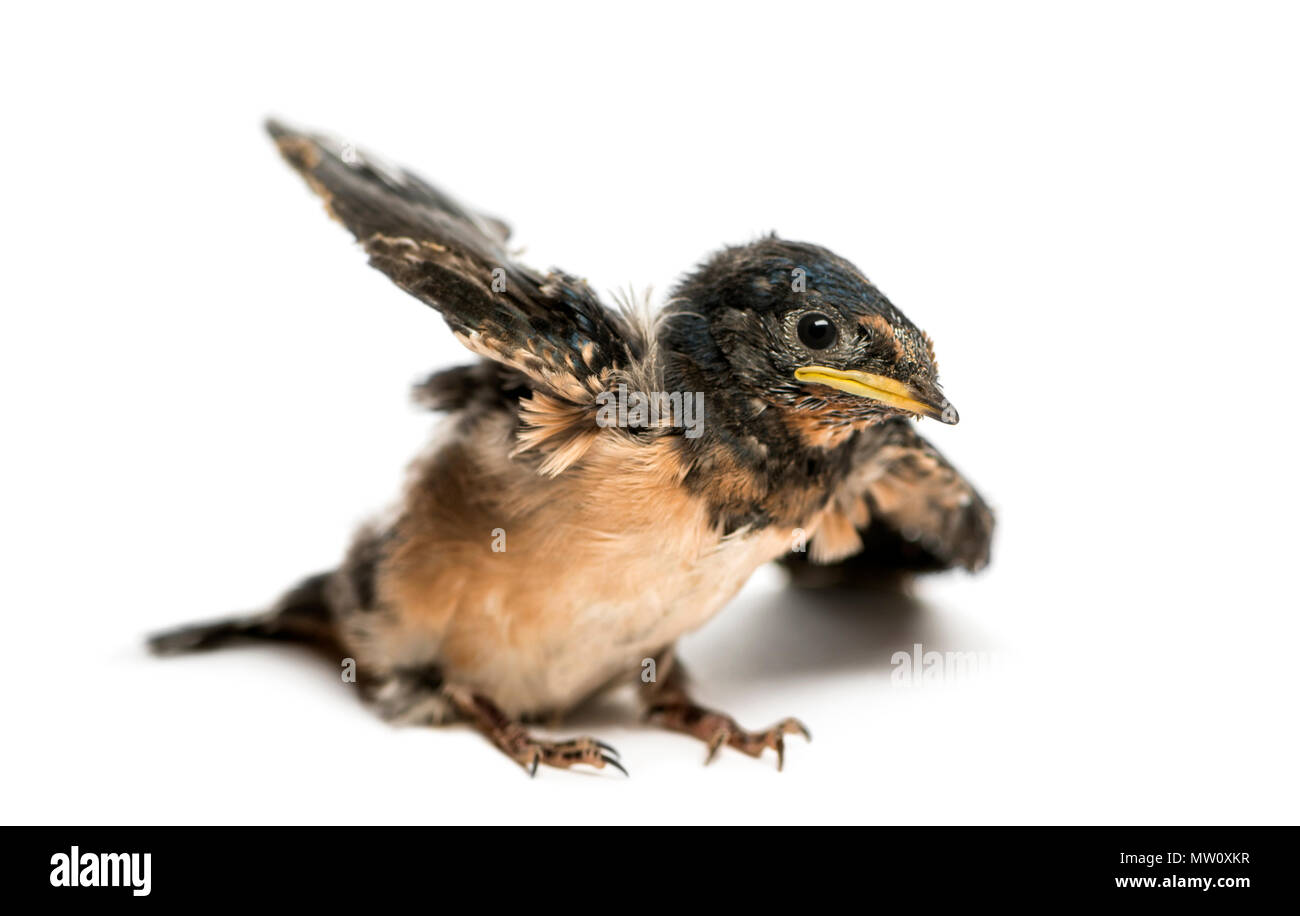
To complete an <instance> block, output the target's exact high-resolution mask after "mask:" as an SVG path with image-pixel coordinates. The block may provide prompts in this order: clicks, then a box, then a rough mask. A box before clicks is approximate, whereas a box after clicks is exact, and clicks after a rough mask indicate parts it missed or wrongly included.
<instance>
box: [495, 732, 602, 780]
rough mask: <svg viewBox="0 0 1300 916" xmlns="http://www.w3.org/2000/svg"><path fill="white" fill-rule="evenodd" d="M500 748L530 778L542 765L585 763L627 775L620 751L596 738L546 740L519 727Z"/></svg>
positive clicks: (561, 767)
mask: <svg viewBox="0 0 1300 916" xmlns="http://www.w3.org/2000/svg"><path fill="white" fill-rule="evenodd" d="M497 746H498V747H500V748H501V749H502V750H503V751H505V752H506V753H507V754H509V755H510V757H511V758H512V759H513V760H514V761H515V763H517V764H519V765H520V766H522V767H523V768H524V769H525V770H527V771H528V775H529V776H536V775H537V768H538V766H540V765H541V764H546V766H548V767H558V768H560V769H568V768H569V767H571V766H578V765H580V764H585V765H586V766H590V767H595V768H596V769H598V770H600V769H604V768H605V766H606V765H609V766H612V767H613V768H614V769H616V770H618V771H619V772H620V773H622V774H623V775H624V776H626V775H627V770H625V769H623V764H621V763H619V760H618V751H616V750H614V749H613V748H612V747H610V746H609V745H608V744H606V743H605V742H604V741H597V740H596V739H595V738H590V737H582V738H572V739H570V740H568V741H546V740H544V739H541V738H534V737H532V736H531V735H529V734H528V733H527V732H526V731H524V730H523V729H522V728H516V729H515V730H514V734H511V735H508V736H505V737H504V741H503V742H499V743H498V744H497Z"/></svg>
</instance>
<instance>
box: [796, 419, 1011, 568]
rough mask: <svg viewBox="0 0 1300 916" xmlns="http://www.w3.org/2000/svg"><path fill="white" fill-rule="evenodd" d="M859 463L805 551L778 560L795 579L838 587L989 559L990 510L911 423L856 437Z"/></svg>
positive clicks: (974, 564) (896, 423) (888, 424)
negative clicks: (781, 561) (899, 573)
mask: <svg viewBox="0 0 1300 916" xmlns="http://www.w3.org/2000/svg"><path fill="white" fill-rule="evenodd" d="M857 449H858V451H857V463H856V465H855V467H854V470H853V472H852V474H850V476H849V478H848V480H846V481H845V483H844V484H843V485H842V486H841V487H840V489H839V491H838V492H837V493H836V496H835V499H834V501H833V503H832V507H831V509H830V510H829V511H828V513H827V515H826V517H825V518H824V520H823V521H822V524H821V526H820V527H819V528H818V530H817V531H816V533H815V534H814V535H813V538H812V541H811V542H810V543H809V545H808V549H807V551H806V552H803V553H792V554H790V555H789V556H788V557H786V558H785V560H784V561H783V562H784V563H785V565H786V566H787V567H788V568H789V569H790V570H791V572H792V573H793V575H794V577H795V581H796V582H799V583H803V584H840V583H845V582H850V583H851V582H854V581H859V580H869V579H873V578H878V577H881V576H887V575H889V574H891V573H898V572H931V571H937V570H943V569H951V568H952V567H956V566H961V567H964V568H965V569H967V570H969V571H971V572H976V571H978V570H980V569H982V568H983V567H984V566H986V565H987V564H988V561H989V548H990V544H991V541H992V538H993V511H992V510H991V509H990V508H989V507H988V505H987V504H986V503H985V502H984V500H983V499H982V498H981V497H980V495H979V493H977V492H976V491H975V488H974V487H973V486H971V484H970V482H969V481H968V480H966V478H964V477H962V475H961V474H960V473H959V472H958V471H957V469H956V468H954V467H953V466H952V465H951V464H949V463H948V461H947V460H946V459H945V458H944V457H943V456H942V455H941V454H939V452H938V451H937V450H936V449H935V448H934V446H932V445H931V444H930V443H929V442H926V441H925V439H923V438H922V437H921V436H920V435H918V434H917V432H916V429H915V427H914V425H913V424H912V422H911V421H909V420H906V419H903V418H899V419H896V420H890V421H887V422H885V423H882V424H881V425H879V426H877V427H873V428H872V429H869V430H866V431H864V432H863V433H862V434H860V438H859V442H858V446H857Z"/></svg>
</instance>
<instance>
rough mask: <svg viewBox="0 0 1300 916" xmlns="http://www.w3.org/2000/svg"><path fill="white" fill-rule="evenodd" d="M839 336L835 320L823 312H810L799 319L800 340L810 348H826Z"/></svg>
mask: <svg viewBox="0 0 1300 916" xmlns="http://www.w3.org/2000/svg"><path fill="white" fill-rule="evenodd" d="M839 336H840V332H839V331H838V330H837V329H836V327H835V322H833V321H831V320H830V319H829V318H827V317H826V316H825V315H823V314H822V313H821V312H809V313H808V314H807V315H804V316H803V317H802V318H800V319H799V340H800V341H801V342H802V343H803V345H804V346H805V347H807V348H808V349H809V350H825V349H826V348H827V347H829V346H830V345H831V344H833V343H835V340H836V338H838V337H839Z"/></svg>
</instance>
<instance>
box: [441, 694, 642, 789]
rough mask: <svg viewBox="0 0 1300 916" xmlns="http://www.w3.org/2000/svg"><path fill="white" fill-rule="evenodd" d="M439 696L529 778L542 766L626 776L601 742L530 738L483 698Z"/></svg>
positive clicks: (615, 758) (616, 757) (586, 738)
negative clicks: (610, 770) (591, 769)
mask: <svg viewBox="0 0 1300 916" xmlns="http://www.w3.org/2000/svg"><path fill="white" fill-rule="evenodd" d="M443 693H444V695H445V696H446V697H447V698H448V699H449V700H451V702H452V703H453V704H454V705H455V706H456V708H457V709H458V710H459V711H460V713H461V715H462V716H464V718H466V719H468V720H469V721H470V722H471V723H473V724H474V725H475V726H476V727H477V728H478V729H479V731H481V732H482V733H483V734H484V735H486V736H487V738H488V739H489V740H490V741H491V742H492V743H493V744H495V745H496V746H497V747H498V748H500V749H501V750H502V751H503V752H504V753H505V754H506V755H507V756H508V757H510V759H511V760H513V761H514V762H515V763H517V764H519V765H520V766H521V767H523V768H524V769H525V770H527V771H528V775H530V776H536V775H537V768H538V767H539V766H541V765H543V764H545V765H546V766H548V767H558V768H559V769H568V768H569V767H573V766H579V765H585V766H590V767H595V768H596V769H598V770H600V769H604V768H605V767H606V766H611V767H613V768H614V769H616V770H618V771H619V772H620V773H622V774H623V775H624V776H626V775H627V770H625V769H624V768H623V764H621V763H620V762H619V759H618V751H616V750H614V748H612V747H610V746H609V745H608V744H606V743H605V742H603V741H597V740H596V739H595V738H589V737H582V738H572V739H569V740H567V741H548V740H546V739H544V738H534V737H533V736H532V735H530V734H529V733H528V730H527V729H525V728H524V727H523V726H522V725H520V724H519V723H518V722H516V721H515V720H514V719H512V718H510V717H509V716H507V715H506V714H505V713H503V712H502V711H501V710H500V709H498V708H497V706H496V704H494V703H493V702H492V701H491V700H489V699H487V698H486V697H482V696H479V695H478V694H475V693H471V692H468V691H464V690H459V689H456V688H452V687H448V688H445V689H444V691H443Z"/></svg>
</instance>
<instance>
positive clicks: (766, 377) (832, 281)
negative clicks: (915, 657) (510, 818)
mask: <svg viewBox="0 0 1300 916" xmlns="http://www.w3.org/2000/svg"><path fill="white" fill-rule="evenodd" d="M267 127H268V130H269V132H270V134H271V136H272V137H273V138H274V140H275V142H276V144H277V146H278V147H279V150H280V152H281V154H282V155H283V156H284V158H285V159H286V160H287V161H288V162H289V164H290V165H292V166H293V168H294V169H296V170H297V171H298V172H299V173H300V174H301V175H302V177H303V178H304V179H306V181H307V184H308V185H309V186H310V187H311V188H312V190H314V191H315V192H316V193H317V194H319V195H320V196H321V198H323V199H324V202H325V207H326V210H327V211H328V212H329V214H330V215H331V216H332V217H334V219H336V220H338V221H339V222H340V223H342V224H343V225H344V226H346V227H347V228H348V229H349V230H350V231H351V232H352V234H353V235H355V236H356V238H357V240H358V241H359V242H360V243H361V246H362V247H363V248H364V249H365V251H366V253H367V254H368V255H369V258H370V263H371V265H372V266H374V267H376V268H378V269H379V270H381V271H383V272H384V273H385V274H387V275H388V276H389V277H390V278H391V279H392V280H393V281H394V282H395V283H396V284H397V285H398V286H400V287H401V288H402V289H404V290H406V291H407V292H408V293H410V294H411V295H413V296H415V297H416V298H417V299H419V300H420V301H422V302H424V303H425V304H427V305H430V306H432V307H433V308H435V309H437V310H438V312H439V313H440V314H441V315H442V317H443V318H444V319H445V320H446V322H447V324H448V325H449V326H450V327H451V330H452V333H453V334H455V336H456V338H457V339H458V340H460V342H461V343H462V344H464V345H465V346H466V347H468V348H469V349H470V350H472V351H473V352H474V353H476V354H478V356H479V357H480V360H479V361H478V362H477V363H474V364H472V365H467V366H462V367H458V368H454V369H447V370H444V371H441V372H437V373H434V374H433V375H432V376H430V377H429V378H428V379H427V380H426V381H424V382H423V383H421V384H420V385H418V386H417V387H416V398H417V400H418V401H419V403H421V404H423V405H426V406H427V407H429V408H430V409H432V410H437V411H442V412H445V413H447V414H448V417H447V419H446V421H445V422H444V423H443V424H442V426H441V429H440V434H439V436H438V438H437V439H436V440H435V443H434V445H433V446H432V448H431V449H430V450H429V451H428V452H427V453H426V454H424V455H423V456H422V457H420V458H419V459H418V460H417V461H416V462H415V464H414V465H413V466H412V470H411V473H410V476H409V481H408V484H407V486H406V488H405V492H404V495H403V497H402V500H401V502H400V506H399V508H398V509H397V511H396V512H394V513H393V514H392V516H391V517H389V518H386V519H385V520H383V521H378V522H374V523H371V524H369V525H367V526H365V527H363V528H362V530H361V531H360V532H359V533H358V534H357V535H356V538H355V540H354V542H353V544H352V546H351V548H350V550H349V552H348V553H347V555H346V556H345V557H344V559H343V561H342V563H341V564H340V565H339V567H338V568H337V569H335V570H332V571H329V572H323V573H320V574H318V575H314V576H311V577H309V578H307V579H306V580H305V581H303V582H301V583H300V584H299V585H297V586H296V587H295V588H293V589H292V590H290V591H289V592H288V593H287V594H285V595H284V596H283V597H282V598H281V599H280V600H279V601H278V602H276V603H275V605H273V606H272V607H271V608H270V609H269V610H267V611H265V612H264V613H260V614H257V615H254V616H251V617H243V618H236V619H232V620H227V621H221V622H217V623H211V624H202V625H197V626H191V627H185V628H182V629H179V630H175V631H172V632H168V633H163V634H160V635H157V636H155V637H153V638H152V640H151V646H152V648H153V649H154V650H155V651H157V652H159V653H163V654H169V653H175V652H183V651H188V650H194V649H202V648H209V647H213V646H217V645H220V644H223V643H226V642H230V641H234V640H237V639H240V638H248V637H252V638H266V639H279V640H293V641H302V642H309V643H314V644H316V645H318V646H320V647H322V648H324V649H326V650H327V651H330V652H336V653H338V654H339V655H340V656H346V657H348V658H351V659H354V660H355V664H356V674H357V683H358V685H359V686H360V687H361V689H362V693H363V696H364V697H365V698H366V699H367V701H368V702H370V703H371V704H373V706H374V708H375V709H376V710H377V711H378V712H379V714H380V715H382V716H383V717H385V718H387V719H390V720H395V721H400V722H406V723H420V724H429V725H433V724H440V723H445V722H452V721H462V722H468V723H469V724H471V725H472V726H474V727H476V728H478V729H479V730H481V731H482V732H483V734H484V735H486V736H487V737H488V738H489V739H490V740H491V741H492V742H493V743H494V744H495V745H496V746H497V747H498V748H499V749H500V750H502V751H504V752H505V753H506V754H508V755H509V756H510V757H511V758H513V759H514V760H515V761H517V762H518V763H519V764H520V765H522V766H523V767H524V768H525V769H526V770H528V771H529V772H531V773H536V771H537V768H538V766H539V765H543V764H544V765H547V766H553V767H571V766H574V765H577V764H585V765H590V766H594V767H598V768H599V767H605V766H607V765H608V766H612V767H616V768H618V769H620V770H623V769H624V768H623V767H622V765H621V764H620V761H619V757H618V755H617V753H616V752H615V751H614V750H613V749H612V748H611V747H609V746H608V745H607V744H605V743H603V742H601V741H597V740H595V739H594V738H576V739H574V740H568V741H549V740H542V739H540V738H538V737H534V736H533V735H532V734H530V732H529V730H528V729H527V728H526V723H528V722H530V721H535V720H537V719H539V718H549V717H554V716H556V715H558V714H561V713H563V712H564V711H566V710H568V709H571V708H572V707H574V706H575V705H577V704H579V703H580V702H582V701H584V700H586V699H588V698H590V697H592V696H593V695H595V694H597V693H599V692H600V691H603V690H605V689H607V688H611V687H614V686H617V685H620V684H625V683H629V682H630V683H634V684H637V685H638V687H637V692H638V694H639V695H640V701H641V703H642V704H643V706H644V710H645V712H646V715H647V717H648V719H649V720H650V721H653V722H656V723H659V724H661V725H663V726H665V727H667V728H670V729H675V730H677V731H681V732H685V733H687V734H689V735H692V736H694V737H696V738H698V739H700V740H702V741H704V742H705V743H706V744H707V746H708V755H709V759H712V758H713V756H714V755H715V754H716V753H717V751H718V750H719V749H720V748H721V747H723V746H724V745H725V746H729V747H732V748H735V749H737V750H739V751H742V752H744V753H746V754H749V755H751V756H755V757H757V756H760V755H761V754H762V753H763V751H764V750H766V749H769V748H770V749H772V750H773V751H775V753H776V755H777V763H778V768H779V767H780V765H781V763H782V761H783V757H784V747H785V744H784V739H785V736H787V735H790V734H803V735H805V736H807V729H806V728H805V727H804V726H803V725H802V724H801V723H800V722H799V721H798V720H796V719H784V720H782V721H780V722H778V723H777V724H776V725H774V726H772V727H771V728H766V729H761V730H758V731H750V730H747V729H745V728H742V727H741V726H740V725H738V724H737V723H736V722H735V721H734V720H733V719H732V718H730V717H729V716H726V715H724V714H722V713H720V712H716V711H713V710H710V709H707V708H705V707H702V706H700V705H697V704H696V703H695V702H694V700H693V699H692V698H691V695H690V694H689V692H688V691H687V688H686V680H685V674H684V671H683V668H682V666H681V664H680V663H678V662H676V661H675V660H674V657H673V647H674V644H675V643H676V641H677V640H678V639H679V638H680V637H681V636H682V635H683V634H685V633H688V632H690V631H692V630H695V629H696V628H698V627H700V626H701V625H703V624H704V623H705V622H706V621H708V620H709V618H711V617H712V616H713V615H714V614H715V613H717V612H718V610H720V609H721V608H722V607H723V606H724V605H725V604H726V603H727V602H728V600H730V598H731V597H732V596H733V595H735V593H736V592H737V590H739V589H740V587H741V586H742V585H743V584H744V583H745V581H746V580H747V579H748V578H749V576H750V575H751V574H752V573H753V572H754V570H756V569H757V568H758V567H760V566H762V565H763V564H765V563H768V562H770V561H773V560H778V559H781V558H788V562H789V563H790V564H791V566H792V568H794V570H795V571H796V573H806V572H807V570H809V569H810V568H811V567H810V566H809V564H817V565H822V566H829V567H831V568H832V569H837V570H839V571H840V572H841V573H842V574H843V575H845V576H853V575H857V574H859V573H861V572H863V571H867V570H891V569H892V570H917V571H923V570H930V569H944V568H948V567H953V566H962V567H965V568H966V569H968V570H971V571H975V570H978V569H980V568H981V567H983V566H984V565H985V564H986V563H987V562H988V557H989V543H990V539H991V536H992V530H993V516H992V513H991V512H990V510H989V508H988V506H987V505H986V504H985V503H984V501H983V500H982V499H981V498H980V496H979V494H978V493H976V492H975V490H974V488H973V487H972V486H971V485H970V484H969V483H968V482H967V481H966V480H965V479H964V478H963V477H962V476H961V475H960V474H958V473H957V471H956V470H954V469H953V467H952V466H951V465H950V464H948V462H947V461H945V460H944V459H943V457H942V456H940V455H939V454H938V452H936V451H935V450H934V449H933V448H932V447H931V446H930V445H929V443H927V442H926V441H925V440H924V439H922V438H921V437H920V436H919V435H917V433H916V431H915V429H914V424H913V423H912V419H913V418H920V417H929V418H933V419H937V420H939V421H941V422H944V423H956V422H957V412H956V411H955V410H954V409H953V407H952V405H951V404H950V403H949V402H948V400H947V399H946V398H945V397H944V394H943V392H942V390H941V389H940V387H939V381H938V368H937V363H936V361H935V354H934V347H933V345H932V343H931V341H930V338H929V337H928V336H927V335H926V334H924V333H923V332H921V331H920V330H918V329H917V328H916V326H915V325H913V324H912V323H911V322H910V321H908V319H907V318H906V317H904V316H903V314H902V313H901V312H900V311H899V310H898V309H897V308H895V307H894V306H893V305H892V304H891V303H890V301H889V300H888V299H886V298H885V297H884V295H882V294H881V293H880V291H879V290H877V289H876V287H875V286H873V285H872V284H871V283H870V282H869V281H868V280H867V279H866V277H864V276H863V275H862V274H861V273H860V272H859V271H858V270H857V269H856V268H855V267H854V266H853V265H852V264H850V263H849V262H848V261H845V260H844V259H843V258H840V257H838V256H836V255H834V254H832V253H831V252H829V251H827V250H826V249H824V248H819V247H817V246H815V245H810V244H806V243H802V242H791V241H786V240H784V239H780V238H777V237H776V236H775V235H772V236H768V237H766V238H762V239H759V240H758V241H756V242H753V243H751V244H747V245H739V246H735V247H730V248H725V249H723V250H722V251H720V252H718V253H717V254H715V255H713V256H712V257H710V258H709V259H708V260H707V261H705V262H704V263H703V264H702V265H701V266H700V267H699V268H697V269H696V270H695V271H694V272H693V273H691V274H690V275H689V276H687V277H686V278H685V279H684V280H683V281H681V282H680V283H679V285H678V286H677V287H676V288H675V289H674V290H673V292H672V294H671V296H670V298H669V301H668V303H667V305H666V307H665V308H664V310H663V311H662V312H661V313H660V314H659V315H658V316H656V317H655V318H653V319H651V318H649V317H648V316H647V315H645V314H643V313H641V312H638V311H637V310H636V309H633V308H630V307H627V308H623V309H620V310H614V309H610V308H607V307H606V306H605V305H603V304H602V303H601V301H600V299H599V297H598V296H597V295H596V294H595V293H594V292H593V291H592V290H591V289H590V287H588V286H587V284H586V283H585V282H584V281H583V280H580V279H578V278H577V277H575V276H572V275H570V274H567V273H563V272H561V271H558V270H553V271H551V272H549V273H539V272H537V271H535V270H533V269H530V268H528V267H525V266H523V265H521V264H519V263H516V262H515V261H514V260H513V259H512V257H511V254H510V253H509V252H508V251H507V248H506V243H507V238H508V235H509V229H508V228H507V227H506V225H505V224H503V223H502V222H500V221H498V220H495V219H491V218H488V217H485V216H483V215H481V214H478V213H475V212H474V211H472V210H470V209H467V208H466V207H464V206H462V205H461V204H459V203H457V202H456V201H455V200H453V199H452V198H450V197H448V196H447V195H446V194H445V193H443V192H442V191H440V190H438V189H437V188H435V187H433V186H432V185H430V184H428V183H427V182H426V181H424V180H423V179H421V178H419V177H418V176H416V175H414V174H412V173H411V172H409V171H406V170H403V169H400V168H397V167H394V166H392V165H388V164H385V163H384V162H383V161H381V160H379V159H377V158H375V157H373V156H371V155H368V154H366V153H364V152H361V151H360V150H358V149H357V148H355V147H353V146H351V145H348V144H340V143H337V142H335V141H332V140H330V139H328V138H326V137H323V136H318V135H313V134H307V133H302V132H299V131H296V130H293V129H290V128H289V127H286V126H284V125H282V124H279V123H276V122H270V123H268V125H267ZM647 675H648V676H647ZM624 772H626V771H625V770H624Z"/></svg>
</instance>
